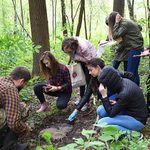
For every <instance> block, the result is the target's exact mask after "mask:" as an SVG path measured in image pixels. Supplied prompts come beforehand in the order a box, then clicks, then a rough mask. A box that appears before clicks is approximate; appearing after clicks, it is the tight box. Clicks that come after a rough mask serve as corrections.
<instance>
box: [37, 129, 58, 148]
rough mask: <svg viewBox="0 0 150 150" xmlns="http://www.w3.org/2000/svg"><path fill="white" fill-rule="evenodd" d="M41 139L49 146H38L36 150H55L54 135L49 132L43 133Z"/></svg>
mask: <svg viewBox="0 0 150 150" xmlns="http://www.w3.org/2000/svg"><path fill="white" fill-rule="evenodd" d="M40 137H41V138H42V139H43V140H44V141H45V142H46V143H47V144H48V145H45V146H43V147H41V146H37V147H36V150H55V148H54V146H53V145H52V142H51V140H52V135H51V133H49V132H48V131H45V132H43V133H42V134H41V135H40Z"/></svg>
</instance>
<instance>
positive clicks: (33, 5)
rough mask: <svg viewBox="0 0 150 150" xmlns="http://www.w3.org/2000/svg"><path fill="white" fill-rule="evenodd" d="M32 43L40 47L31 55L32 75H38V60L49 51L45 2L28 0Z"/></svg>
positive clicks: (42, 0)
mask: <svg viewBox="0 0 150 150" xmlns="http://www.w3.org/2000/svg"><path fill="white" fill-rule="evenodd" d="M29 11H30V24H31V33H32V41H33V43H34V44H35V45H41V48H40V49H39V52H38V53H37V52H34V53H33V69H32V75H33V76H35V75H40V67H39V59H40V56H41V54H42V53H43V52H44V51H49V50H50V44H49V33H48V21H47V11H46V3H45V0H29Z"/></svg>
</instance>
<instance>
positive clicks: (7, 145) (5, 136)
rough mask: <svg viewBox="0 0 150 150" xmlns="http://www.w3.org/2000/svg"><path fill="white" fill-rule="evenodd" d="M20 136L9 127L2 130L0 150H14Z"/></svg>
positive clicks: (0, 131)
mask: <svg viewBox="0 0 150 150" xmlns="http://www.w3.org/2000/svg"><path fill="white" fill-rule="evenodd" d="M17 140H18V135H17V134H16V133H14V132H13V131H11V130H10V129H9V128H8V127H7V126H5V127H4V128H3V129H1V130H0V150H12V149H13V145H14V144H16V143H17Z"/></svg>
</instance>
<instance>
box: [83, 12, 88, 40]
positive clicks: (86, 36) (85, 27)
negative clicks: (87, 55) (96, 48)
mask: <svg viewBox="0 0 150 150" xmlns="http://www.w3.org/2000/svg"><path fill="white" fill-rule="evenodd" d="M84 29H85V38H86V39H88V35H87V25H86V13H85V9H84Z"/></svg>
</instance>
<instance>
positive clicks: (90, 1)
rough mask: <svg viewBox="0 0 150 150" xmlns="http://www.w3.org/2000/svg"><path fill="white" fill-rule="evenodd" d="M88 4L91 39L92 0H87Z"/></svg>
mask: <svg viewBox="0 0 150 150" xmlns="http://www.w3.org/2000/svg"><path fill="white" fill-rule="evenodd" d="M89 6H90V15H89V40H90V39H91V34H92V32H91V30H92V14H93V7H92V0H89Z"/></svg>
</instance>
